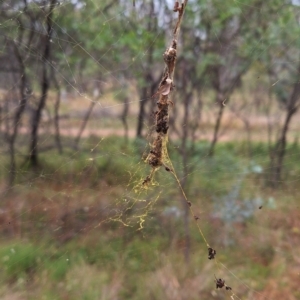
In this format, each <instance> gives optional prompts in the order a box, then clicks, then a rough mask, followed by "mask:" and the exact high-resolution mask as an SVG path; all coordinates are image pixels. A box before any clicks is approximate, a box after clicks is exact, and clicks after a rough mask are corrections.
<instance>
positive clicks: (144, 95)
mask: <svg viewBox="0 0 300 300" xmlns="http://www.w3.org/2000/svg"><path fill="white" fill-rule="evenodd" d="M147 90H148V89H147V87H146V86H145V87H143V89H142V99H141V101H140V109H139V116H138V124H137V130H136V136H137V137H138V138H141V137H142V132H143V127H144V119H145V105H146V102H147V99H148V95H147Z"/></svg>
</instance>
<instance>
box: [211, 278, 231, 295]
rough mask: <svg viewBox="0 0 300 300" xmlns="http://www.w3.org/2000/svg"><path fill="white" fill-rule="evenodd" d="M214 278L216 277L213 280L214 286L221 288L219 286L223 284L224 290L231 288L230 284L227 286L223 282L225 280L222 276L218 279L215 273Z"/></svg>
mask: <svg viewBox="0 0 300 300" xmlns="http://www.w3.org/2000/svg"><path fill="white" fill-rule="evenodd" d="M215 278H216V280H215V282H216V288H217V289H221V288H223V287H224V286H225V289H226V291H231V290H232V288H231V287H230V286H228V285H226V284H225V280H224V279H222V278H219V279H218V278H217V277H216V275H215Z"/></svg>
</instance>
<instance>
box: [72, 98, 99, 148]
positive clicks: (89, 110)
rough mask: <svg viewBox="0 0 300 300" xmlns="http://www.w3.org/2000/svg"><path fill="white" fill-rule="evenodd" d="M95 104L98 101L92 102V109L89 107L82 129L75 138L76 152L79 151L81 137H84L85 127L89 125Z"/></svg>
mask: <svg viewBox="0 0 300 300" xmlns="http://www.w3.org/2000/svg"><path fill="white" fill-rule="evenodd" d="M95 104H96V101H92V102H91V104H90V107H89V109H88V111H87V113H86V115H85V117H84V119H83V121H82V124H81V127H80V129H79V132H78V135H77V137H76V138H75V142H74V148H75V149H76V150H78V145H79V141H80V139H81V135H82V133H83V131H84V129H85V127H86V124H87V122H88V120H89V118H90V116H91V113H92V111H93V108H94V106H95Z"/></svg>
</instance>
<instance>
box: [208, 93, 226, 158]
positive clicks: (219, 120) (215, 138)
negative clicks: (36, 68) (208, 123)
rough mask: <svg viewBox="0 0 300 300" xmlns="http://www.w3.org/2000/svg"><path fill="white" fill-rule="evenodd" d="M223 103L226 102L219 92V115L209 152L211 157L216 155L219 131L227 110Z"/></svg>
mask: <svg viewBox="0 0 300 300" xmlns="http://www.w3.org/2000/svg"><path fill="white" fill-rule="evenodd" d="M223 101H224V95H223V94H222V93H221V92H219V91H218V94H217V103H218V104H219V113H218V116H217V120H216V124H215V128H214V135H213V139H212V141H211V144H210V148H209V152H208V154H209V156H213V155H214V152H215V146H216V143H217V141H218V134H219V129H220V125H221V120H222V117H223V112H224V108H225V106H224V104H223Z"/></svg>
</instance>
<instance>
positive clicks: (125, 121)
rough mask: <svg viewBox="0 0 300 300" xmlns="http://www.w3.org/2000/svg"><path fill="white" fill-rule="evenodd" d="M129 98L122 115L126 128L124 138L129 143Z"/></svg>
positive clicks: (126, 100) (125, 102)
mask: <svg viewBox="0 0 300 300" xmlns="http://www.w3.org/2000/svg"><path fill="white" fill-rule="evenodd" d="M128 100H129V99H128V98H127V97H126V98H125V101H124V108H123V112H122V115H121V120H122V123H123V126H124V137H125V142H126V143H127V142H128V122H127V116H128V111H129V102H128Z"/></svg>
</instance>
